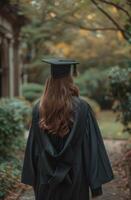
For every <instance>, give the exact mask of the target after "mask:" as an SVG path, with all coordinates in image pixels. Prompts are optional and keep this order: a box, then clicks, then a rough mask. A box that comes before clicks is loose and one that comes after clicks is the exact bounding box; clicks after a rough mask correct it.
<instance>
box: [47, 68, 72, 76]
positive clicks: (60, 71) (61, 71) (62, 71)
mask: <svg viewBox="0 0 131 200" xmlns="http://www.w3.org/2000/svg"><path fill="white" fill-rule="evenodd" d="M70 72H71V65H51V75H52V76H53V78H62V77H64V76H66V75H68V74H70Z"/></svg>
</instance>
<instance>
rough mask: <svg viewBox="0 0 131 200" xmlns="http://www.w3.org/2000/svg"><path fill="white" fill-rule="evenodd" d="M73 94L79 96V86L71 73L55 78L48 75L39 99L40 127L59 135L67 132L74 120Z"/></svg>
mask: <svg viewBox="0 0 131 200" xmlns="http://www.w3.org/2000/svg"><path fill="white" fill-rule="evenodd" d="M73 96H79V88H78V87H77V86H76V85H75V84H74V81H73V77H72V75H68V76H65V77H62V78H57V79H56V78H53V77H52V76H49V77H48V78H47V80H46V83H45V88H44V92H43V95H42V96H41V99H40V105H39V113H40V119H39V126H40V128H41V129H44V130H47V131H48V133H52V134H57V135H59V136H61V137H63V136H64V135H66V134H68V133H69V130H70V128H71V126H72V124H73V121H74V118H73V98H72V97H73Z"/></svg>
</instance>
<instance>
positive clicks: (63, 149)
mask: <svg viewBox="0 0 131 200" xmlns="http://www.w3.org/2000/svg"><path fill="white" fill-rule="evenodd" d="M74 102H75V104H74V105H75V106H74V111H75V122H74V124H73V127H72V129H71V131H70V133H69V134H68V135H66V137H64V138H60V137H59V136H55V135H51V134H48V133H46V132H44V131H43V130H41V129H39V126H38V119H39V113H38V105H39V103H38V104H36V105H35V106H34V109H33V118H32V125H31V128H30V131H29V137H28V141H27V145H26V150H25V157H24V163H23V170H22V176H21V182H22V183H25V184H28V185H32V186H33V188H34V192H35V197H36V200H43V199H44V200H81V199H82V200H89V188H90V190H91V194H92V197H94V196H98V195H101V194H102V184H104V183H106V182H109V181H111V180H112V179H113V172H112V168H111V165H110V161H109V159H108V155H107V152H106V149H105V146H104V143H103V139H102V136H101V133H100V130H99V127H98V124H97V121H96V119H95V115H94V113H93V111H92V109H91V107H90V106H89V105H88V104H87V103H86V102H85V101H84V100H82V99H81V98H78V97H74Z"/></svg>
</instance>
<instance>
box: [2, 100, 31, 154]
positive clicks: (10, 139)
mask: <svg viewBox="0 0 131 200" xmlns="http://www.w3.org/2000/svg"><path fill="white" fill-rule="evenodd" d="M30 116H31V107H30V105H29V103H27V102H25V101H22V100H19V99H16V98H12V99H8V98H2V99H1V100H0V155H1V156H5V155H10V153H11V152H12V149H14V147H15V142H16V141H17V140H18V138H20V137H23V134H24V130H25V125H26V123H27V122H28V121H29V120H30Z"/></svg>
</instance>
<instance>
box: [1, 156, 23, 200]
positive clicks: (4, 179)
mask: <svg viewBox="0 0 131 200" xmlns="http://www.w3.org/2000/svg"><path fill="white" fill-rule="evenodd" d="M20 173H21V162H20V160H18V159H15V158H12V159H11V160H10V161H3V162H0V199H3V198H4V197H5V195H6V194H7V193H8V191H9V190H10V189H12V188H14V186H15V184H16V183H17V182H18V181H19V178H20Z"/></svg>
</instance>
